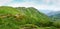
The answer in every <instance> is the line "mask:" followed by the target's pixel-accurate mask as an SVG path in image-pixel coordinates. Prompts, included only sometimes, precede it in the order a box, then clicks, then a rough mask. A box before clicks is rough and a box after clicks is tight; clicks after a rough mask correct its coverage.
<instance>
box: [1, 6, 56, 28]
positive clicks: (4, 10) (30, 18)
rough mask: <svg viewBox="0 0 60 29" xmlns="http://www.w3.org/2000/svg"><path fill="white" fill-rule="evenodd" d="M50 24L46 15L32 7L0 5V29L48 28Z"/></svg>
mask: <svg viewBox="0 0 60 29" xmlns="http://www.w3.org/2000/svg"><path fill="white" fill-rule="evenodd" d="M51 24H52V22H50V18H48V17H47V15H45V14H43V13H41V12H39V11H38V10H37V9H35V8H33V7H29V8H25V7H17V8H13V7H8V6H0V29H50V26H51ZM42 27H43V28H42ZM55 29H56V28H55Z"/></svg>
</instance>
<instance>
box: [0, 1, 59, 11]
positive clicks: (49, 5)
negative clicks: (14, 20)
mask: <svg viewBox="0 0 60 29" xmlns="http://www.w3.org/2000/svg"><path fill="white" fill-rule="evenodd" d="M0 5H6V6H12V7H34V8H36V9H42V10H54V11H59V10H60V0H5V1H4V0H0Z"/></svg>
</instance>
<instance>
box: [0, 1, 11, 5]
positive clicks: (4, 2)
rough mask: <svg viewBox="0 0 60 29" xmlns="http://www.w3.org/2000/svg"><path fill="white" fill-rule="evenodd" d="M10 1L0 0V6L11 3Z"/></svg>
mask: <svg viewBox="0 0 60 29" xmlns="http://www.w3.org/2000/svg"><path fill="white" fill-rule="evenodd" d="M11 1H12V0H0V6H1V5H5V4H6V3H9V2H11Z"/></svg>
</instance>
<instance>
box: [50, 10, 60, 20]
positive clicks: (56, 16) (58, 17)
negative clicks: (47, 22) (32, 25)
mask: <svg viewBox="0 0 60 29" xmlns="http://www.w3.org/2000/svg"><path fill="white" fill-rule="evenodd" d="M50 14H52V15H50V16H49V17H50V18H52V19H54V20H60V11H56V12H53V13H50Z"/></svg>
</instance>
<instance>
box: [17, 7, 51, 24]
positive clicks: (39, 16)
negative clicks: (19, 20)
mask: <svg viewBox="0 0 60 29" xmlns="http://www.w3.org/2000/svg"><path fill="white" fill-rule="evenodd" d="M17 10H20V12H21V13H23V14H24V15H26V16H27V17H29V19H30V20H31V18H32V19H33V20H31V23H33V21H34V20H35V23H36V22H37V24H49V21H50V19H49V18H48V17H47V16H46V15H45V14H43V13H41V12H39V11H38V10H37V9H35V8H33V7H29V8H25V7H18V8H17ZM30 20H29V21H30ZM29 21H28V22H29Z"/></svg>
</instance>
